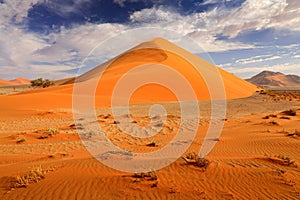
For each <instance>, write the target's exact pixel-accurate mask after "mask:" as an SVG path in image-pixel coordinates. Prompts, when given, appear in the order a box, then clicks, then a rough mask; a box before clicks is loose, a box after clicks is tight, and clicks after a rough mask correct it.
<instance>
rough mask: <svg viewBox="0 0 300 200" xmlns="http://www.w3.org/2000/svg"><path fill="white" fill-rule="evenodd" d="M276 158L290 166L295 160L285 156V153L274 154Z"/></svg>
mask: <svg viewBox="0 0 300 200" xmlns="http://www.w3.org/2000/svg"><path fill="white" fill-rule="evenodd" d="M275 157H277V158H279V159H280V160H282V161H283V163H284V164H285V165H287V166H291V165H295V161H293V160H292V159H291V158H290V157H288V156H285V155H278V156H275Z"/></svg>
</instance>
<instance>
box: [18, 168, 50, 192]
mask: <svg viewBox="0 0 300 200" xmlns="http://www.w3.org/2000/svg"><path fill="white" fill-rule="evenodd" d="M48 171H49V170H45V169H42V167H41V166H39V167H37V168H35V169H33V170H31V171H30V172H29V173H28V174H25V175H23V176H17V177H16V181H15V185H14V186H13V188H22V187H27V186H28V185H29V184H31V183H36V182H39V181H40V180H42V179H44V178H45V175H46V173H47V172H48Z"/></svg>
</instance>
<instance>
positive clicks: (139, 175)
mask: <svg viewBox="0 0 300 200" xmlns="http://www.w3.org/2000/svg"><path fill="white" fill-rule="evenodd" d="M133 177H134V178H142V179H148V180H151V181H153V180H157V175H156V172H155V171H150V172H146V173H144V172H142V173H135V174H134V175H133Z"/></svg>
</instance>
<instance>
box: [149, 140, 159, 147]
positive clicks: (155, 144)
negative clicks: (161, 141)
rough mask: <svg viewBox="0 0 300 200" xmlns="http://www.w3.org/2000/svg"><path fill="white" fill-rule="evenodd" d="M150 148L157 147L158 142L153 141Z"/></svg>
mask: <svg viewBox="0 0 300 200" xmlns="http://www.w3.org/2000/svg"><path fill="white" fill-rule="evenodd" d="M147 146H148V147H157V146H158V145H157V142H156V141H152V142H151V143H149V144H147Z"/></svg>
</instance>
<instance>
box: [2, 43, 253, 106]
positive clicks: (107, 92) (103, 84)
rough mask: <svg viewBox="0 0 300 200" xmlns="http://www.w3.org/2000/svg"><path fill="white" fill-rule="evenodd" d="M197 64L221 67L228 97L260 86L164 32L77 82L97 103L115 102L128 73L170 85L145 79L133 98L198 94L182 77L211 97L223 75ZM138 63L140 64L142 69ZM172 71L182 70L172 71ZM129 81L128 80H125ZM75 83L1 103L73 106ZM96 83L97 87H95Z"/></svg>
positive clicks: (133, 100)
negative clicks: (164, 36)
mask: <svg viewBox="0 0 300 200" xmlns="http://www.w3.org/2000/svg"><path fill="white" fill-rule="evenodd" d="M108 65H109V66H108ZM145 65H146V66H145ZM193 65H197V66H198V67H199V69H200V73H204V74H205V73H209V72H213V71H215V74H218V73H219V74H220V75H221V78H222V80H223V83H224V88H225V94H226V98H227V99H234V98H243V97H247V96H251V95H252V94H253V93H254V92H255V90H256V89H257V88H256V86H254V85H252V84H250V83H248V82H246V81H244V80H242V79H240V78H238V77H236V76H234V75H232V74H230V73H228V72H226V71H224V70H222V69H220V68H216V67H215V66H214V65H213V64H211V63H209V62H207V61H205V60H203V59H201V58H199V57H198V56H195V55H193V54H191V53H189V52H188V51H186V50H184V49H182V48H180V47H178V46H176V45H174V44H172V43H170V42H169V41H166V40H164V39H161V38H158V39H154V40H152V41H149V42H145V43H142V44H140V45H138V46H137V47H135V48H133V49H131V50H129V51H127V52H125V53H123V54H122V55H120V56H118V57H116V58H115V59H113V60H111V61H109V62H107V63H104V64H102V65H100V66H98V67H96V68H94V69H93V70H91V71H89V72H87V73H85V74H83V75H81V76H80V77H78V78H77V83H76V84H77V86H78V87H79V88H81V89H82V90H83V93H82V95H86V94H87V93H86V92H87V91H88V90H91V91H92V92H91V93H89V94H94V93H95V96H96V106H97V107H102V106H105V107H106V106H110V105H111V97H112V95H113V91H114V89H115V88H116V84H117V83H118V81H119V80H120V79H121V78H122V77H123V76H125V75H126V76H128V77H130V81H131V83H130V84H134V83H135V82H137V81H140V80H149V81H151V78H154V77H158V78H160V79H159V80H164V82H165V84H166V85H165V86H162V85H160V84H159V83H148V84H144V85H143V86H142V87H140V88H138V89H137V90H136V91H132V92H133V93H132V96H131V98H130V99H128V100H129V102H130V103H144V102H166V101H167V102H169V101H177V100H178V98H177V96H176V95H180V96H183V97H182V98H181V99H180V100H192V99H193V98H191V96H190V95H186V94H185V93H186V91H187V89H188V88H187V86H185V85H182V82H180V81H182V80H183V79H182V78H184V79H185V80H187V83H188V84H190V85H191V89H192V90H193V91H194V92H195V95H196V97H197V99H198V100H209V99H212V97H211V94H210V92H209V87H208V85H207V81H208V82H210V83H209V84H211V83H214V81H215V80H216V82H217V81H218V79H216V77H208V78H207V79H205V78H204V77H203V76H202V75H200V74H199V73H198V71H197V70H196V68H195V67H194V66H193ZM105 67H107V69H106V71H105V72H104V73H103V76H102V77H101V79H100V80H99V82H98V79H99V77H100V75H101V72H102V71H103V70H104V69H105ZM137 67H140V68H138V69H137ZM165 69H166V70H167V71H166V70H165ZM216 69H217V70H216ZM129 70H134V72H132V73H130V74H129V75H128V74H126V73H127V72H128V71H129ZM168 71H172V74H171V75H169V74H168V73H166V72H168ZM173 74H175V75H177V76H173ZM149 77H150V79H149ZM147 78H148V79H147ZM220 80H221V79H220ZM154 82H155V81H154ZM95 84H96V87H95ZM126 84H129V83H128V81H127V82H125V85H126ZM168 84H170V85H172V86H173V87H174V88H177V91H173V90H172V89H171V88H170V87H169V85H168ZM121 85H122V84H121ZM123 85H124V83H123ZM73 86H74V84H68V85H62V86H55V87H50V88H47V89H37V90H32V91H29V92H25V93H23V94H19V95H14V96H7V97H0V100H1V101H2V102H3V103H2V104H1V106H3V105H5V104H6V103H8V104H10V105H14V106H17V107H18V106H20V107H25V106H28V107H29V108H38V109H41V108H46V109H51V108H71V106H72V96H71V95H72V92H73ZM77 86H76V87H77ZM93 87H95V92H94V90H93ZM129 88H130V87H129ZM213 89H215V87H213ZM221 89H222V87H221ZM221 91H223V90H221ZM122 93H124V94H122ZM127 93H128V92H127V90H126V91H123V92H120V93H118V94H116V95H115V96H116V98H119V99H122V98H126V95H128V94H127ZM176 93H177V94H176ZM79 95H81V94H79ZM213 98H215V99H220V98H223V97H222V95H220V96H219V97H218V95H217V96H216V95H215V96H214V97H213ZM21 99H22V101H21ZM5 102H6V103H5ZM18 102H22V104H21V105H20V103H18ZM6 105H7V104H6Z"/></svg>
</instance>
